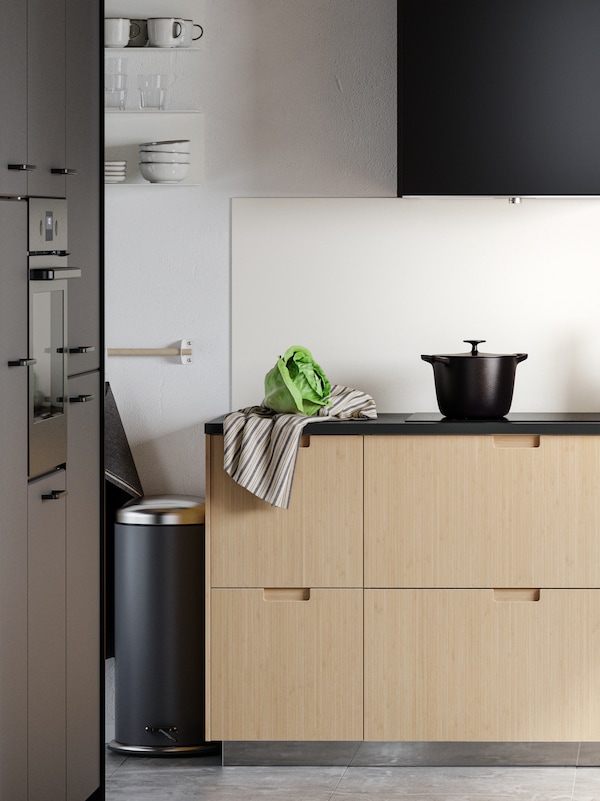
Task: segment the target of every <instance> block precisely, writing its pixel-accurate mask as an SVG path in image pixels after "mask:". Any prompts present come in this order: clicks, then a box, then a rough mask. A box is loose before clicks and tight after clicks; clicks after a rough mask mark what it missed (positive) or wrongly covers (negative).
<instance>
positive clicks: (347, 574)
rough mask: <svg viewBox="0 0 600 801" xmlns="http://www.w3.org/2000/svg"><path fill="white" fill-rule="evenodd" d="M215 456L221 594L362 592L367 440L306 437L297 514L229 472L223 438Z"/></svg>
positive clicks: (212, 444) (214, 525) (210, 511)
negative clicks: (250, 590)
mask: <svg viewBox="0 0 600 801" xmlns="http://www.w3.org/2000/svg"><path fill="white" fill-rule="evenodd" d="M207 449H208V476H207V506H206V514H207V519H206V531H207V536H208V537H210V583H211V585H212V586H213V587H265V586H269V587H362V583H363V573H362V562H363V485H362V476H363V472H362V450H363V438H362V437H341V436H332V437H327V436H314V437H310V438H308V437H307V438H303V446H302V447H300V448H299V450H298V459H297V463H296V472H295V475H294V485H293V490H292V498H291V504H290V508H289V509H276V508H274V507H272V506H270V505H269V504H268V503H266V502H265V501H262V500H260V499H259V498H257V497H256V496H254V495H252V494H251V493H250V492H248V491H247V490H245V489H243V488H242V487H240V486H239V485H238V484H236V483H235V482H234V481H233V480H232V479H231V478H230V477H229V476H228V475H227V473H225V471H224V469H223V437H222V436H209V437H207Z"/></svg>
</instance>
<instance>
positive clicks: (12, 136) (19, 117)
mask: <svg viewBox="0 0 600 801" xmlns="http://www.w3.org/2000/svg"><path fill="white" fill-rule="evenodd" d="M0 50H1V52H2V60H3V63H4V64H5V65H10V69H9V70H8V75H6V76H5V78H4V80H3V81H2V83H1V84H0V106H1V107H2V108H3V109H10V125H7V124H6V119H5V121H4V124H3V125H2V136H0V195H24V194H25V193H26V191H27V172H26V171H24V170H15V169H9V166H8V165H9V164H13V165H19V164H20V165H24V164H26V163H27V4H26V3H2V7H1V8H0Z"/></svg>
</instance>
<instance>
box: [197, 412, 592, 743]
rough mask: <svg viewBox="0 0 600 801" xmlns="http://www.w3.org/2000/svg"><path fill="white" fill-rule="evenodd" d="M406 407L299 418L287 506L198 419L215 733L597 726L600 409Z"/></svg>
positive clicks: (485, 738) (477, 733) (251, 736)
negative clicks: (240, 469) (250, 477)
mask: <svg viewBox="0 0 600 801" xmlns="http://www.w3.org/2000/svg"><path fill="white" fill-rule="evenodd" d="M407 417H408V415H404V416H402V415H380V416H379V418H378V419H377V420H376V421H366V422H364V423H362V422H356V423H355V422H353V423H352V425H351V429H352V435H351V436H350V435H348V434H347V433H346V432H347V431H348V429H349V428H350V426H346V428H345V429H344V424H343V423H338V424H337V425H338V431H339V434H332V433H331V428H332V427H331V426H328V424H327V423H319V424H314V425H312V424H308V425H307V429H305V434H307V438H306V440H305V444H307V443H310V446H309V448H305V449H303V448H300V452H299V457H298V466H297V472H296V475H295V478H294V488H293V491H292V504H291V506H290V509H289V510H288V511H284V510H277V509H273V508H272V507H270V506H269V505H268V504H265V503H264V502H263V501H260V500H258V499H256V498H255V497H254V496H252V495H251V494H250V493H248V492H246V491H245V490H243V489H241V488H240V487H239V486H238V485H236V484H235V482H233V481H232V480H231V479H230V478H229V477H228V476H227V475H226V474H225V472H224V470H223V444H222V436H220V435H219V433H218V432H219V430H222V425H221V424H220V423H216V424H213V423H209V424H207V426H206V431H207V489H206V491H207V498H206V510H207V517H206V525H207V537H206V544H207V577H208V581H207V585H208V588H209V589H208V594H207V637H208V639H207V714H208V719H207V736H208V737H209V738H211V739H221V740H224V741H228V740H231V741H235V740H297V741H303V740H336V739H338V740H344V739H359V740H360V739H364V740H366V741H389V742H406V741H411V742H412V741H417V742H422V741H432V742H434V741H437V742H440V741H442V742H444V741H448V742H450V741H463V742H467V741H468V742H482V743H483V742H502V741H506V742H529V741H538V742H551V741H563V742H564V741H598V740H600V723H599V721H600V700H599V699H600V674H599V672H598V670H597V665H598V663H599V661H600V637H599V634H600V575H599V573H600V569H599V568H598V565H600V552H599V550H598V548H599V546H598V542H597V540H598V537H597V531H598V527H599V525H600V504H599V502H598V497H597V496H598V493H597V491H596V487H597V484H598V478H599V476H600V417H595V416H593V415H587V416H586V415H582V416H577V415H572V416H568V415H565V419H564V421H563V422H562V423H561V422H560V421H559V422H558V423H557V422H556V419H552V416H549V417H548V419H546V420H542V422H541V423H539V424H533V425H530V424H528V423H527V422H525V423H523V424H521V423H519V422H517V423H514V424H513V423H512V422H507V421H501V422H498V423H496V424H494V423H493V422H491V423H490V422H479V423H475V422H473V423H468V424H467V423H465V424H463V425H462V428H461V425H460V424H459V423H456V424H452V423H451V424H444V423H440V424H438V425H437V426H434V427H432V426H431V425H427V424H424V425H423V426H421V427H420V428H419V426H417V425H408V424H406V422H405V421H406V418H407ZM555 417H556V416H555ZM592 418H593V419H592ZM220 425H221V428H220V429H219V426H220ZM333 425H334V424H332V426H333ZM461 430H462V431H464V432H465V433H462V434H461V433H458V432H460V431H461ZM444 432H445V433H444ZM362 488H364V501H362V495H363V492H362V491H361V489H362ZM357 499H360V500H357ZM344 532H346V534H347V536H346V538H345V535H344ZM363 539H364V579H362V575H361V573H360V565H361V563H362V552H361V544H362V540H363ZM344 549H345V550H346V551H347V553H344ZM351 553H354V554H355V556H353V557H352V558H351V559H350V554H351ZM325 563H326V564H325ZM361 582H362V583H361ZM363 614H364V620H363ZM363 658H364V674H363V667H362V665H363V662H362V660H363ZM338 660H339V661H338ZM344 666H346V667H344ZM336 671H337V678H334V679H332V676H334V675H336ZM361 682H362V689H361V688H359V687H357V683H358V684H360V683H361ZM327 686H328V687H329V693H330V694H329V695H328V696H327V697H326V698H324V697H321V693H324V692H325V690H324V688H325V687H327ZM340 689H341V691H342V693H343V695H344V697H345V698H346V699H347V702H348V703H347V704H345V703H343V702H341V701H340V700H339V698H338V691H339V690H340ZM363 691H364V701H363V700H361V699H362V697H363V696H361V692H363ZM327 704H330V706H327ZM320 705H322V706H320ZM317 707H320V708H321V709H322V710H325V711H321V714H320V715H318V716H317V718H316V720H314V719H313V716H312V711H313V710H314V709H315V708H317ZM358 717H360V721H359V720H358ZM332 719H335V720H332ZM336 721H337V722H336ZM361 726H363V727H364V728H362V729H361Z"/></svg>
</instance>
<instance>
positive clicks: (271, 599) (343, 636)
mask: <svg viewBox="0 0 600 801" xmlns="http://www.w3.org/2000/svg"><path fill="white" fill-rule="evenodd" d="M302 589H304V590H305V591H304V592H300V591H298V590H296V591H295V592H289V591H286V590H283V589H282V590H275V591H273V590H271V591H269V592H265V591H264V590H262V589H252V590H249V589H246V590H244V589H242V590H226V589H218V590H213V591H212V593H211V622H210V655H209V659H208V670H207V676H209V704H208V709H209V733H208V734H207V736H208V738H209V739H212V740H362V733H363V720H362V717H363V700H362V695H363V668H362V621H363V612H362V597H363V594H362V591H361V590H315V589H310V590H308V589H305V588H302Z"/></svg>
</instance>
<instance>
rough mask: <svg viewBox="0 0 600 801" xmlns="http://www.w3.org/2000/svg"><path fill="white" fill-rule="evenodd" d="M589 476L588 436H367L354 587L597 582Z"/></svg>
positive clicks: (596, 468) (597, 471)
mask: <svg viewBox="0 0 600 801" xmlns="http://www.w3.org/2000/svg"><path fill="white" fill-rule="evenodd" d="M599 475H600V438H598V437H589V436H579V437H577V436H540V435H526V434H525V435H502V434H498V435H492V436H476V435H473V436H467V437H464V436H450V435H442V436H428V437H423V436H419V435H415V436H402V437H377V436H374V437H369V438H367V439H366V440H365V585H366V586H368V587H564V588H568V587H598V586H600V540H599V538H598V536H597V530H598V521H600V494H599V493H598V492H597V491H596V488H597V483H598V476H599ZM541 543H543V547H540V544H541Z"/></svg>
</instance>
